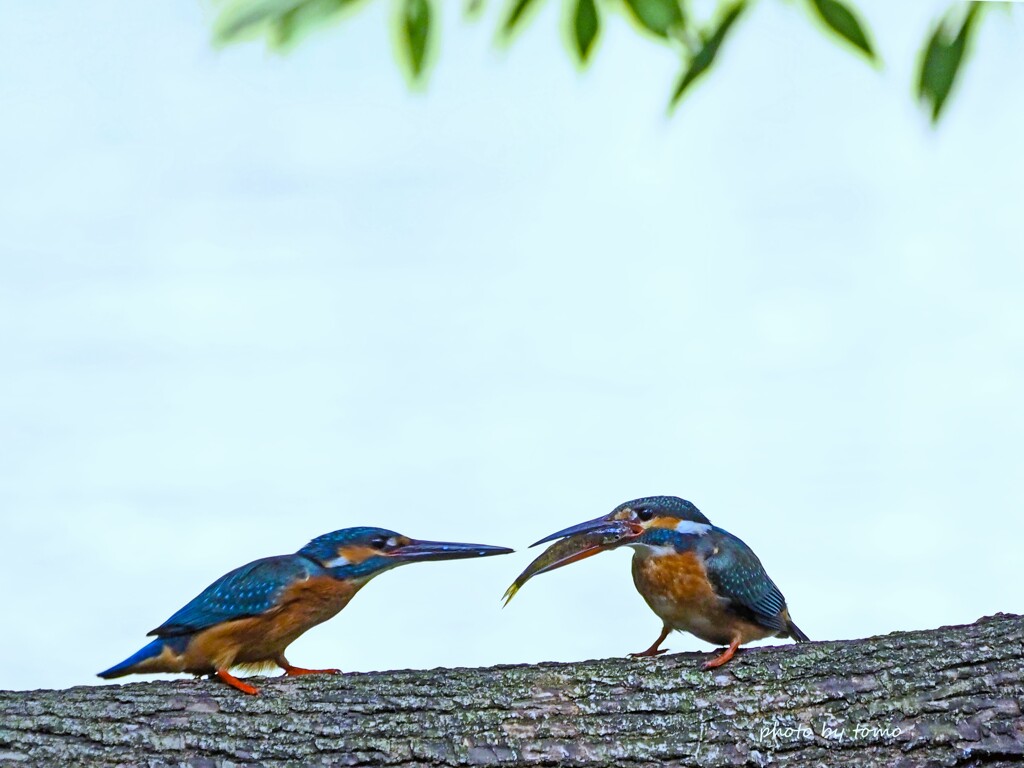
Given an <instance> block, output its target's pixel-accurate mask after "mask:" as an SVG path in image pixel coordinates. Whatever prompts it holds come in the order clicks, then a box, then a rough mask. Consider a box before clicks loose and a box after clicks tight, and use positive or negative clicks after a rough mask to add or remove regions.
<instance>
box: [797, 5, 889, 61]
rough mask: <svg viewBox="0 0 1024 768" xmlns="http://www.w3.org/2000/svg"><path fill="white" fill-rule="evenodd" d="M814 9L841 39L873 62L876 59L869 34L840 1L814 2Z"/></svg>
mask: <svg viewBox="0 0 1024 768" xmlns="http://www.w3.org/2000/svg"><path fill="white" fill-rule="evenodd" d="M812 2H813V3H814V9H815V10H816V11H817V12H818V15H819V16H820V17H821V20H822V21H824V22H825V23H826V24H828V26H829V27H830V28H831V29H832V30H833V31H834V32H836V33H838V34H839V36H840V37H842V38H844V39H846V40H847V41H848V42H850V43H852V44H853V45H854V46H855V47H856V48H859V49H860V50H861V51H863V52H864V53H865V54H866V55H867V57H868V58H869V59H871V60H874V59H875V51H874V49H873V48H872V47H871V43H870V42H869V41H868V36H867V33H866V32H865V31H864V27H863V25H862V24H861V23H860V20H858V19H857V16H856V15H855V14H854V13H853V11H851V10H850V9H849V8H847V7H846V6H845V5H843V4H842V3H841V2H839V0H812Z"/></svg>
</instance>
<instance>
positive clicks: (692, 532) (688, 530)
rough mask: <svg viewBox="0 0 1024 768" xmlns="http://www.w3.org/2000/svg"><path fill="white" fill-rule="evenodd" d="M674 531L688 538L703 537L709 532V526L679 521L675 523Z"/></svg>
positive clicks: (689, 521) (691, 521) (690, 521)
mask: <svg viewBox="0 0 1024 768" xmlns="http://www.w3.org/2000/svg"><path fill="white" fill-rule="evenodd" d="M676 530H677V531H678V532H679V533H685V534H687V535H688V536H703V535H705V534H707V533H710V532H711V526H710V525H708V524H707V523H695V522H693V520H680V521H679V522H678V523H676Z"/></svg>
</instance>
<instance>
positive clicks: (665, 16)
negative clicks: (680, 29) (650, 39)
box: [626, 0, 683, 37]
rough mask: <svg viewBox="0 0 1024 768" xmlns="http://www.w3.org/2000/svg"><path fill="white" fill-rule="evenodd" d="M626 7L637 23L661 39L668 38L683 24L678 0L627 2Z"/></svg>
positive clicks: (630, 0) (636, 0) (681, 10)
mask: <svg viewBox="0 0 1024 768" xmlns="http://www.w3.org/2000/svg"><path fill="white" fill-rule="evenodd" d="M626 6H627V7H628V8H629V10H630V12H631V13H632V14H633V16H634V17H636V20H637V21H639V22H640V23H641V24H642V25H643V26H644V27H646V28H647V29H649V30H650V31H651V32H653V33H654V34H656V35H658V36H659V37H668V36H669V32H671V31H672V29H673V28H674V27H677V26H679V25H681V24H682V22H683V9H682V7H681V6H680V5H679V2H678V0H626Z"/></svg>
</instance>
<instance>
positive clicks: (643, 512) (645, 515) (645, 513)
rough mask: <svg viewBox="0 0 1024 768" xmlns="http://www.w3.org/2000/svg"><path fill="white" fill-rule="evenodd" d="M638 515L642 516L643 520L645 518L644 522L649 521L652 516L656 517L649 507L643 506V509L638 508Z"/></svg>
mask: <svg viewBox="0 0 1024 768" xmlns="http://www.w3.org/2000/svg"><path fill="white" fill-rule="evenodd" d="M636 516H637V517H638V518H640V519H641V520H643V521H644V522H647V521H648V520H650V519H651V518H652V517H654V513H653V512H652V511H651V510H649V509H643V508H641V509H638V510H636Z"/></svg>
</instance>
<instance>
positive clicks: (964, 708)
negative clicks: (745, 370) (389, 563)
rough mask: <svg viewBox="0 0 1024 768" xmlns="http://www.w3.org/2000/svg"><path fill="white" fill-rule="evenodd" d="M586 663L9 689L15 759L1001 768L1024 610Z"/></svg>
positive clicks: (1012, 713) (11, 756) (8, 748)
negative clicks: (913, 628)
mask: <svg viewBox="0 0 1024 768" xmlns="http://www.w3.org/2000/svg"><path fill="white" fill-rule="evenodd" d="M705 658H706V656H705V655H703V654H693V653H688V654H679V655H675V656H669V657H665V658H660V659H653V660H652V659H644V660H632V659H624V658H622V659H606V660H603V661H587V662H580V663H577V664H539V665H535V666H499V667H490V668H486V669H434V670H425V671H405V670H403V671H394V672H376V673H370V674H350V675H344V676H340V677H333V678H332V677H315V678H314V677H308V678H289V679H280V680H273V681H263V682H262V683H261V685H260V687H261V688H262V691H263V693H262V695H260V696H258V697H248V696H243V695H240V694H239V693H238V692H237V691H234V690H231V689H229V688H227V687H226V686H223V685H220V684H217V683H215V682H210V681H205V680H199V681H195V680H181V681H173V682H155V683H153V682H150V683H145V682H144V683H134V684H130V685H125V686H102V687H78V688H71V689H69V690H63V691H3V692H0V712H2V713H3V715H2V719H0V765H32V764H39V765H70V764H82V763H88V764H91V765H102V766H107V765H110V766H113V765H147V766H153V765H168V764H173V765H190V766H200V765H201V766H229V765H230V766H239V765H272V766H279V765H286V764H290V765H295V764H304V765H309V764H316V765H323V764H328V765H493V764H502V765H538V764H539V765H613V766H654V765H666V764H669V765H686V766H690V765H693V766H712V765H713V766H738V765H757V766H762V765H768V764H771V765H775V766H793V765H800V766H805V765H826V764H828V765H835V764H839V763H848V764H851V765H857V766H901V767H902V768H910V767H911V766H926V765H928V766H932V765H942V766H980V765H985V766H1000V765H1006V766H1010V765H1016V764H1018V763H1019V762H1020V760H1021V758H1022V756H1024V718H1022V715H1021V712H1022V708H1024V619H1022V617H1020V616H1012V615H1007V614H999V615H997V616H994V617H991V618H986V619H982V620H980V621H978V622H976V623H975V624H970V625H966V626H960V627H942V628H939V629H935V630H929V631H922V632H898V633H894V634H891V635H885V636H881V637H874V638H868V639H866V640H852V641H844V642H822V643H813V644H806V645H783V646H779V647H774V648H758V649H751V650H747V651H743V652H741V654H740V655H739V656H738V657H737V658H736V659H735V660H734V661H732V662H730V663H729V664H727V665H726V666H725V667H723V668H721V669H719V670H715V671H713V672H705V671H703V670H702V669H701V668H700V662H701V661H702V660H703V659H705Z"/></svg>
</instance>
